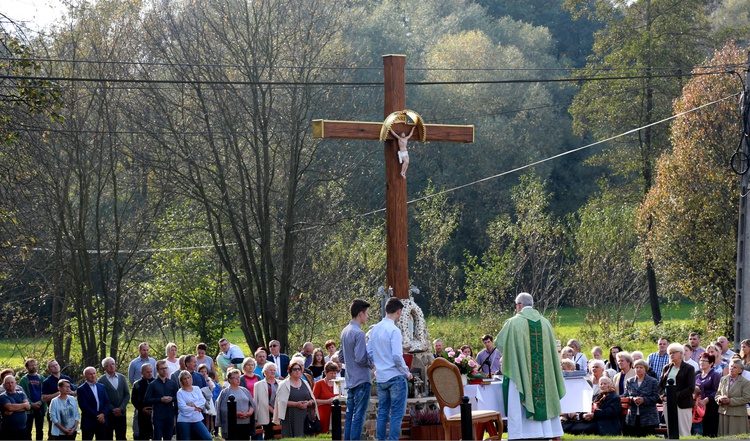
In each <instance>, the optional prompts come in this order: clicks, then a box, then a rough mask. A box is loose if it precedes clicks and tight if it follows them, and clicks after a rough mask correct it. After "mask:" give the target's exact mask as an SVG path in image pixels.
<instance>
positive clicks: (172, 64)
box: [0, 57, 743, 72]
mask: <svg viewBox="0 0 750 441" xmlns="http://www.w3.org/2000/svg"><path fill="white" fill-rule="evenodd" d="M0 60H3V61H14V60H19V59H18V58H14V57H0ZM23 60H24V61H32V62H37V63H70V64H97V65H122V66H162V67H200V68H205V67H212V68H232V69H236V68H252V69H274V70H278V69H284V70H299V69H319V70H341V71H349V70H353V71H357V70H364V71H381V70H382V69H383V68H382V67H380V66H326V65H317V66H316V65H310V66H296V65H279V66H270V65H263V64H260V65H257V64H253V65H242V64H229V63H180V62H164V61H118V60H86V59H79V60H76V59H67V58H44V57H29V58H24V59H23ZM740 66H743V64H741V63H728V64H715V65H698V66H651V67H642V66H612V67H598V68H596V67H595V68H587V67H583V68H577V67H464V68H452V67H406V70H408V71H421V72H440V71H445V72H454V71H459V72H535V71H538V72H545V71H550V72H559V71H563V72H574V71H582V70H596V71H601V72H612V71H623V70H625V71H633V70H656V71H659V70H667V71H670V70H672V71H679V70H685V71H691V70H693V69H715V68H732V67H740Z"/></svg>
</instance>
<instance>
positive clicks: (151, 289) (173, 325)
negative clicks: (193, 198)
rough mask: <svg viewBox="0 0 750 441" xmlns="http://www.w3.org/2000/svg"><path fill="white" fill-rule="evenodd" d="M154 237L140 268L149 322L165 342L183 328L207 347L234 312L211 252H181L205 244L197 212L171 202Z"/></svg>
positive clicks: (233, 317)
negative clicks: (149, 253) (147, 258)
mask: <svg viewBox="0 0 750 441" xmlns="http://www.w3.org/2000/svg"><path fill="white" fill-rule="evenodd" d="M157 229H158V231H160V236H159V237H157V238H156V239H155V241H154V247H156V248H159V249H163V250H162V251H157V252H155V254H154V256H153V257H152V258H151V260H150V261H149V262H148V263H147V264H146V265H145V272H146V273H147V274H148V276H146V277H145V280H146V282H145V283H144V284H143V292H144V293H145V294H146V295H145V296H144V297H145V298H146V299H147V302H148V304H149V309H152V310H153V311H154V314H153V316H152V318H153V320H154V321H156V322H157V323H158V324H159V325H161V324H163V323H166V324H167V326H157V327H156V328H158V329H161V330H162V332H164V333H171V334H170V335H164V337H165V339H166V340H169V341H176V340H177V339H176V333H177V331H178V330H181V329H184V328H186V329H187V330H189V331H192V333H193V334H194V335H196V336H197V337H198V339H199V340H200V341H202V342H207V343H208V344H213V343H214V342H217V341H219V339H220V338H222V337H224V336H225V335H226V331H227V330H229V329H231V328H233V327H234V326H236V325H237V320H236V317H237V313H236V310H235V308H234V307H233V304H232V302H231V301H230V296H231V293H230V292H228V289H227V286H226V281H225V280H224V274H223V271H222V268H221V264H220V263H219V262H218V259H217V257H216V254H215V252H214V249H213V247H208V248H205V247H197V248H196V247H186V248H188V249H180V248H181V246H182V245H184V244H185V243H193V244H207V243H210V237H209V235H208V234H207V233H206V229H205V225H204V224H203V219H202V217H201V216H200V211H199V210H196V209H195V207H193V206H191V205H190V204H188V203H183V204H182V205H180V204H179V202H178V201H175V202H174V203H173V204H172V205H171V207H170V208H169V209H168V210H167V211H166V213H165V216H164V219H163V220H162V221H161V222H159V223H158V225H157Z"/></svg>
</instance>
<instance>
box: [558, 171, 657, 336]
mask: <svg viewBox="0 0 750 441" xmlns="http://www.w3.org/2000/svg"><path fill="white" fill-rule="evenodd" d="M601 185H602V187H603V188H602V190H601V192H600V194H598V195H596V196H594V197H592V198H591V199H590V200H589V201H588V203H587V204H586V205H585V206H584V207H581V209H580V210H579V211H578V213H576V216H570V218H569V223H570V224H571V230H572V233H573V250H574V253H575V254H574V258H573V259H572V260H573V261H574V262H575V263H574V264H573V265H572V268H571V270H570V272H569V277H568V280H567V284H568V285H569V286H568V290H569V292H570V297H569V299H570V300H571V303H572V304H573V305H576V306H581V307H585V308H586V310H587V311H588V312H587V314H586V323H587V324H588V325H589V326H587V327H585V328H584V331H585V335H584V336H583V337H587V338H588V337H591V339H592V340H594V341H595V340H596V339H597V338H598V339H600V340H601V339H603V340H605V341H607V340H609V341H613V340H616V337H617V332H618V331H619V330H621V329H630V328H632V326H633V324H634V323H635V320H636V318H637V316H638V310H639V309H640V308H641V307H642V306H643V304H644V303H645V300H646V299H647V297H646V296H644V295H643V294H644V293H645V292H646V290H647V287H646V284H645V278H644V277H643V274H642V271H641V263H642V262H641V258H640V252H639V238H638V234H637V220H638V219H637V210H638V206H639V204H638V202H637V201H627V200H623V198H622V197H621V195H620V194H619V192H618V190H617V189H616V188H612V187H610V186H609V185H608V184H607V183H606V181H602V183H601Z"/></svg>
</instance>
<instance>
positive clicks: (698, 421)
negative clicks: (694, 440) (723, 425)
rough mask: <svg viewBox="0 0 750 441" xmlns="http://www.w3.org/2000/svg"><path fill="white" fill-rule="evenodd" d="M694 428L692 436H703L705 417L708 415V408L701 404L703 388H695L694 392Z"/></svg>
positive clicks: (691, 430)
mask: <svg viewBox="0 0 750 441" xmlns="http://www.w3.org/2000/svg"><path fill="white" fill-rule="evenodd" d="M693 400H695V405H694V406H693V426H692V427H691V428H690V434H691V435H703V415H705V414H706V406H704V405H703V404H701V388H700V387H698V386H695V391H693Z"/></svg>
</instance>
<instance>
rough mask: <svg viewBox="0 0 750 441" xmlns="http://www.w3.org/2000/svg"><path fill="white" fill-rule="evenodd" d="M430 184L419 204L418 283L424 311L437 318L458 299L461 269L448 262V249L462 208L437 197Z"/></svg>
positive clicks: (442, 196)
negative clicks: (423, 302)
mask: <svg viewBox="0 0 750 441" xmlns="http://www.w3.org/2000/svg"><path fill="white" fill-rule="evenodd" d="M437 193H438V191H437V190H436V189H435V187H434V186H433V185H432V183H431V182H430V183H429V184H428V186H427V189H426V190H425V194H424V197H426V198H428V199H424V200H421V201H419V202H417V214H416V218H417V222H418V223H419V227H420V228H419V232H420V239H419V242H418V245H417V256H416V265H415V268H414V269H415V271H414V273H415V275H414V277H413V279H414V281H415V284H416V285H417V287H419V289H420V293H419V297H421V298H422V299H424V300H425V308H424V309H425V310H426V311H427V312H429V313H430V314H434V315H447V314H448V313H449V312H450V311H451V309H452V306H453V302H454V301H455V300H456V299H457V298H458V286H457V280H456V276H457V274H458V267H457V266H455V265H451V264H450V263H448V262H447V261H446V259H445V248H446V247H447V246H448V245H449V242H450V239H451V235H452V234H453V232H454V231H455V230H456V227H457V226H458V222H459V217H460V216H459V211H460V207H459V206H458V205H455V204H451V203H449V201H448V195H447V194H445V193H443V194H437Z"/></svg>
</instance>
